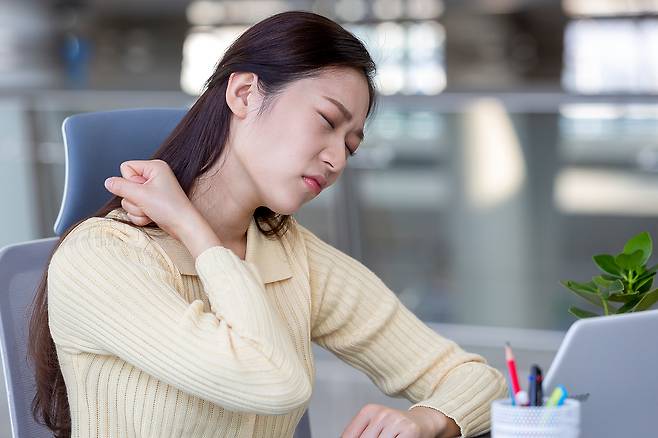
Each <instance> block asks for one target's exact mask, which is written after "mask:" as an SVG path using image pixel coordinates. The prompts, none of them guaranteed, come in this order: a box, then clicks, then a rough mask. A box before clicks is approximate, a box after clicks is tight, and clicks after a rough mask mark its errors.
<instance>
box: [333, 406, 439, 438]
mask: <svg viewBox="0 0 658 438" xmlns="http://www.w3.org/2000/svg"><path fill="white" fill-rule="evenodd" d="M442 417H443V418H442ZM445 419H448V418H447V417H445V416H443V414H441V413H440V412H438V411H435V410H433V409H430V408H423V407H416V408H414V409H411V410H407V411H400V410H397V409H393V408H389V407H387V406H382V405H377V404H367V405H365V406H364V407H363V408H361V410H360V411H359V413H358V414H357V415H356V416H355V417H354V418H353V419H352V421H350V424H349V425H348V426H347V427H346V428H345V430H344V431H343V433H342V435H341V438H394V437H397V438H434V437H437V436H440V435H439V434H441V433H442V432H443V431H444V429H445V423H446V422H445V421H443V422H442V421H441V420H445Z"/></svg>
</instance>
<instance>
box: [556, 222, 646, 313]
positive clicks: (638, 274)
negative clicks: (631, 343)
mask: <svg viewBox="0 0 658 438" xmlns="http://www.w3.org/2000/svg"><path fill="white" fill-rule="evenodd" d="M652 250H653V244H652V242H651V236H650V235H649V233H647V232H646V231H645V232H642V233H640V234H638V235H637V236H634V237H632V238H631V239H630V240H629V241H628V242H626V245H624V251H623V252H621V253H620V254H617V255H616V256H613V255H610V254H599V255H595V256H594V257H592V259H593V260H594V263H596V265H597V266H598V267H599V269H600V270H601V271H602V272H603V273H602V274H601V275H597V276H595V277H592V280H591V281H588V282H587V283H579V282H577V281H572V280H562V281H561V282H560V283H561V284H562V285H563V286H564V287H566V288H567V289H569V290H570V291H572V292H573V293H575V294H576V295H578V296H580V297H581V298H584V299H585V300H587V301H589V302H590V303H592V304H594V305H595V306H598V307H601V308H602V309H603V315H598V314H596V313H594V312H590V311H587V310H583V309H580V308H578V307H575V306H571V307H569V313H571V314H572V315H574V316H576V317H577V318H589V317H592V316H605V315H615V314H621V313H629V312H639V311H641V310H647V309H649V308H651V306H653V305H654V303H656V301H658V289H651V286H652V284H653V280H654V277H655V276H656V270H657V269H658V264H656V265H653V266H651V267H647V262H648V261H649V257H650V256H651V252H652Z"/></svg>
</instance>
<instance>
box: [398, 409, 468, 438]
mask: <svg viewBox="0 0 658 438" xmlns="http://www.w3.org/2000/svg"><path fill="white" fill-rule="evenodd" d="M414 411H415V413H416V414H418V416H419V417H421V418H423V424H425V430H426V431H427V433H426V434H424V436H427V437H431V438H452V437H458V436H460V435H461V430H460V428H459V426H458V425H457V423H455V421H454V420H453V419H452V418H450V417H448V416H446V415H445V414H443V413H442V412H440V411H437V410H436V409H433V408H428V407H425V406H417V407H415V408H413V409H411V410H410V412H414Z"/></svg>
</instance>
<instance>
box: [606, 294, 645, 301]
mask: <svg viewBox="0 0 658 438" xmlns="http://www.w3.org/2000/svg"><path fill="white" fill-rule="evenodd" d="M639 296H640V294H638V293H634V292H633V293H627V294H611V295H610V296H609V297H608V301H615V302H617V303H627V302H628V301H629V300H632V299H633V298H638V297H639Z"/></svg>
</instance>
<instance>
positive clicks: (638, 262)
mask: <svg viewBox="0 0 658 438" xmlns="http://www.w3.org/2000/svg"><path fill="white" fill-rule="evenodd" d="M643 257H644V253H643V252H642V251H640V250H638V251H635V252H634V253H632V254H626V253H621V254H618V255H617V257H615V263H616V264H617V266H619V267H620V268H621V269H625V270H627V271H630V270H637V269H638V268H639V267H640V266H642V265H643V264H644V263H643V262H642V259H643Z"/></svg>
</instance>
